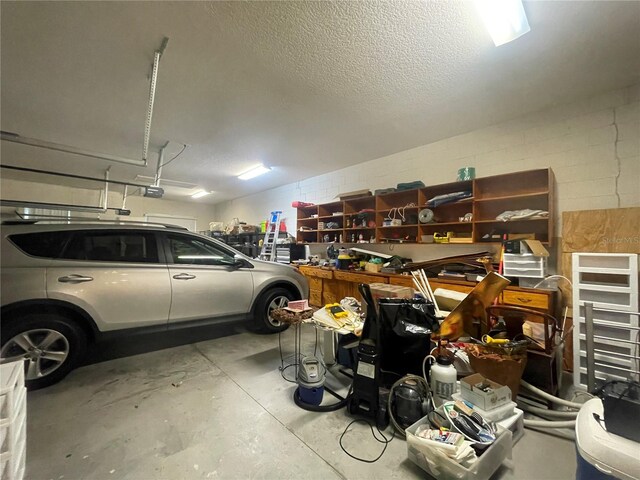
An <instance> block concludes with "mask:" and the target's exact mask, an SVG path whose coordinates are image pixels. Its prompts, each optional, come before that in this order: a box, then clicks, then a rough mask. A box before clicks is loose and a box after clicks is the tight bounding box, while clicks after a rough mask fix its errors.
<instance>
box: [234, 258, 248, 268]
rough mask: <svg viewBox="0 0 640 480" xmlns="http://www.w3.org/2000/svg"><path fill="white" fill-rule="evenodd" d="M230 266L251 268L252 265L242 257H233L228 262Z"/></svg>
mask: <svg viewBox="0 0 640 480" xmlns="http://www.w3.org/2000/svg"><path fill="white" fill-rule="evenodd" d="M228 265H229V266H230V267H232V268H247V267H249V268H251V267H253V265H251V264H250V263H249V262H247V261H246V260H245V259H244V258H234V259H233V261H232V262H229V264H228Z"/></svg>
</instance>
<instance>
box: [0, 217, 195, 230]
mask: <svg viewBox="0 0 640 480" xmlns="http://www.w3.org/2000/svg"><path fill="white" fill-rule="evenodd" d="M36 223H44V224H48V223H62V224H67V225H74V224H82V223H87V224H94V225H127V226H135V225H139V226H143V227H164V228H166V229H168V230H183V231H189V229H188V228H186V227H183V226H181V225H174V224H172V223H158V222H140V221H135V220H131V221H126V220H97V219H95V218H87V219H82V218H66V219H64V218H41V219H24V220H20V219H11V220H3V221H2V225H33V224H36Z"/></svg>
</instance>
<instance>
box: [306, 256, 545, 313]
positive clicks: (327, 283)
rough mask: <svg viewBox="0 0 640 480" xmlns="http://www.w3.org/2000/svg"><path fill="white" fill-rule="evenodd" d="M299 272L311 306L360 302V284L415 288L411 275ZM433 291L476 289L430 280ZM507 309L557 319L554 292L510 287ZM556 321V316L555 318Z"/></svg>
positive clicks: (322, 270)
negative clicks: (536, 312) (346, 299)
mask: <svg viewBox="0 0 640 480" xmlns="http://www.w3.org/2000/svg"><path fill="white" fill-rule="evenodd" d="M300 272H301V273H302V274H303V275H304V276H305V277H307V280H308V281H309V304H310V305H313V306H316V307H322V306H324V305H326V304H328V303H336V302H339V301H340V300H342V299H343V298H344V297H355V298H357V299H359V300H360V299H361V298H360V293H359V292H358V284H360V283H366V284H372V283H389V284H391V285H402V286H405V287H411V288H415V287H414V284H413V279H412V278H411V276H410V275H396V274H392V273H373V272H351V271H347V270H329V269H325V268H321V267H309V266H301V267H300ZM429 283H430V284H431V288H432V289H433V290H435V289H436V288H446V289H448V290H455V291H457V292H462V293H469V292H470V291H471V290H473V287H475V286H476V284H475V283H473V282H466V281H463V280H443V279H440V278H433V279H432V278H430V279H429ZM499 302H500V303H502V304H505V305H516V306H520V307H527V308H533V309H535V310H540V311H542V312H545V313H550V314H551V315H554V316H556V315H555V292H552V291H548V290H537V289H535V290H534V289H531V288H520V287H512V286H509V287H507V288H506V289H505V290H504V291H503V292H502V294H501V295H500V297H499ZM556 317H557V316H556Z"/></svg>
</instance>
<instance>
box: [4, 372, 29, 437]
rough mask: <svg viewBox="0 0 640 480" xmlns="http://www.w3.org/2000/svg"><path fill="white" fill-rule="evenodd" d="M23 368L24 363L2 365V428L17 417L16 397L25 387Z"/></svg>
mask: <svg viewBox="0 0 640 480" xmlns="http://www.w3.org/2000/svg"><path fill="white" fill-rule="evenodd" d="M23 368H24V363H23V362H22V361H19V362H11V363H5V364H3V365H0V428H2V427H4V426H5V425H8V424H9V422H10V421H11V420H12V419H13V417H14V416H15V412H14V409H15V408H16V395H17V394H18V393H20V388H22V387H24V370H23Z"/></svg>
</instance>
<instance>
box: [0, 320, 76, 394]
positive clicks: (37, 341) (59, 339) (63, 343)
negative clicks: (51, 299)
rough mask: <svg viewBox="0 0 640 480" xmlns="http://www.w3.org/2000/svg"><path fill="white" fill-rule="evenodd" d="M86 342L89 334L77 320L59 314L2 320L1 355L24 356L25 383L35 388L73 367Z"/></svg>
mask: <svg viewBox="0 0 640 480" xmlns="http://www.w3.org/2000/svg"><path fill="white" fill-rule="evenodd" d="M86 344H87V336H86V334H85V332H84V331H83V330H82V328H80V327H79V326H78V325H77V324H76V323H75V322H73V321H70V320H68V319H67V318H65V317H63V316H61V315H56V314H50V313H37V314H27V315H24V316H20V317H17V318H14V319H12V320H10V321H9V322H7V323H3V325H2V349H0V357H2V358H3V359H16V360H17V359H23V360H25V383H26V385H27V388H28V389H29V390H36V389H38V388H44V387H48V386H49V385H53V384H54V383H57V382H59V381H60V380H62V379H63V378H64V377H65V376H66V375H67V374H68V373H69V372H70V371H71V370H73V368H74V367H75V366H76V364H77V363H78V362H79V361H80V359H81V358H82V357H83V355H84V352H85V349H86Z"/></svg>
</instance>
